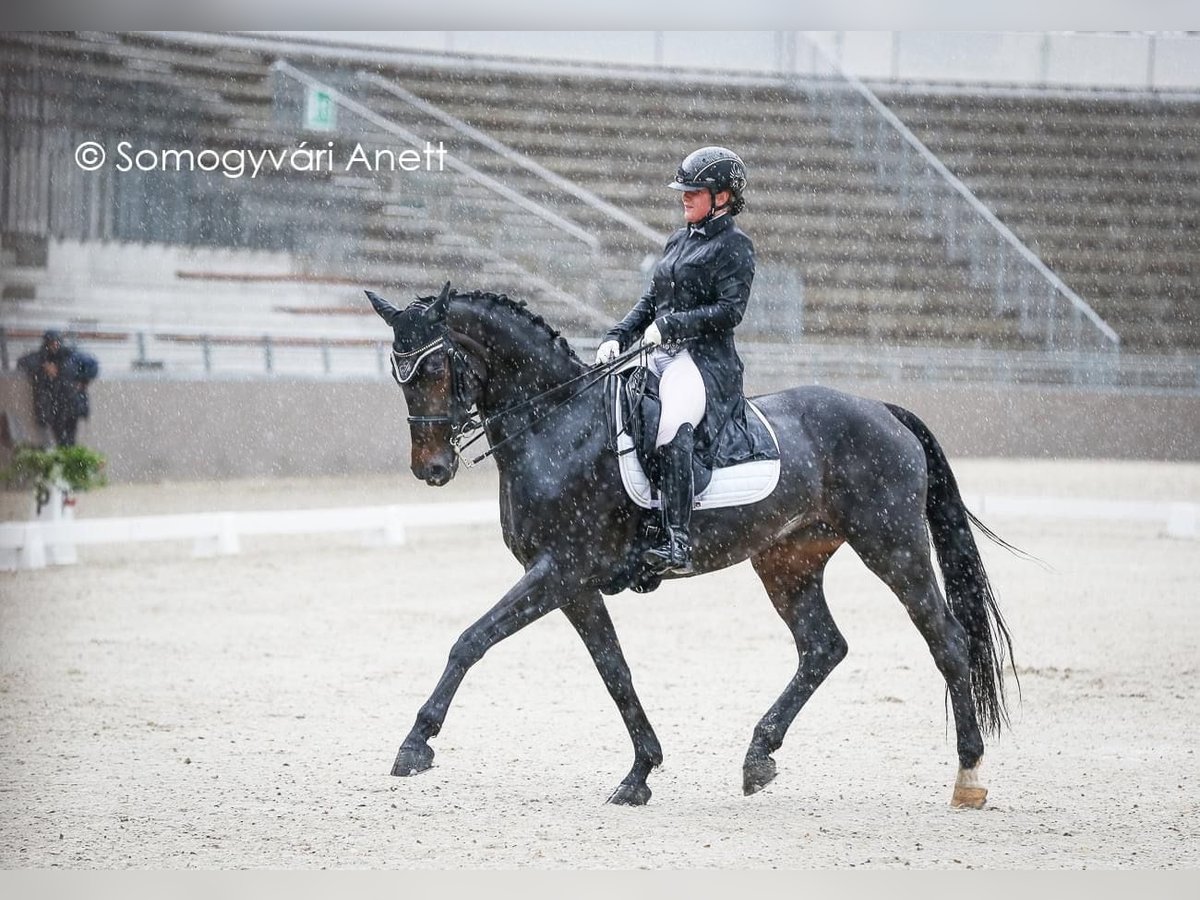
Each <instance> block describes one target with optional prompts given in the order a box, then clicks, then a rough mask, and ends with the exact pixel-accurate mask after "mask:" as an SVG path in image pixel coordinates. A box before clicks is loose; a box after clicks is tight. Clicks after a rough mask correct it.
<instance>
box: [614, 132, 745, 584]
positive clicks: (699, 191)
mask: <svg viewBox="0 0 1200 900" xmlns="http://www.w3.org/2000/svg"><path fill="white" fill-rule="evenodd" d="M667 186H668V187H670V188H673V189H674V190H677V191H680V192H681V195H682V197H681V199H682V201H683V218H684V222H685V224H684V227H682V228H680V229H678V230H677V231H675V232H674V233H673V234H672V235H671V236H670V237H669V238H668V239H667V244H666V247H665V248H664V249H663V253H662V257H661V258H660V259H659V260H658V262H657V264H656V265H655V267H654V271H653V275H652V277H651V280H650V285H649V287H648V288H647V289H646V292H645V293H644V294H643V295H642V297H641V299H640V300H638V302H637V303H636V304H635V305H634V307H633V308H632V309H631V310H630V311H629V313H628V315H626V316H625V318H624V319H622V320H621V321H620V322H619V323H618V324H617V325H616V326H614V327H613V328H612V329H611V330H610V331H609V332H608V333H607V334H606V335H605V336H604V338H603V340H602V341H601V343H600V347H599V348H598V350H597V351H596V362H597V363H604V362H608V361H609V360H611V359H613V358H614V357H615V356H617V355H618V354H619V353H621V352H622V351H624V350H626V349H627V348H629V347H630V346H632V345H633V344H634V342H635V341H636V340H637V338H638V337H639V336H640V337H641V339H642V342H643V344H645V345H647V346H648V347H652V348H653V349H652V350H651V351H650V352H649V354H648V359H647V367H648V368H649V369H650V370H651V371H653V372H654V374H656V375H657V376H658V377H659V379H660V381H659V396H660V401H661V404H662V414H661V418H660V420H659V426H658V434H657V436H656V438H655V454H656V460H655V461H656V463H657V466H658V470H659V473H660V478H659V481H660V483H659V485H658V487H659V495H660V497H661V502H662V513H663V526H664V528H663V533H664V535H663V542H662V544H661V545H660V546H657V547H653V548H651V549H650V550H648V551H647V552H646V554H645V559H644V561H645V563H646V565H647V567H648V568H650V569H651V570H652V571H655V572H660V573H666V572H674V573H677V574H684V575H686V574H689V573H691V572H692V571H693V568H692V544H691V535H690V533H689V526H690V523H691V514H692V507H693V503H694V493H695V491H694V482H693V476H692V457H693V452H695V454H696V456H697V458H699V459H700V461H701V462H703V463H705V464H706V465H708V467H709V468H713V467H714V466H713V462H714V458H713V454H714V445H715V444H716V443H717V439H718V436H720V435H721V433H722V430H723V429H724V428H725V427H726V424H727V423H728V422H729V420H730V418H731V416H733V415H734V414H735V413H737V412H741V411H742V410H743V409H744V406H742V404H743V397H742V370H743V365H742V361H741V359H740V358H739V356H738V353H737V348H736V347H735V346H734V342H733V329H734V328H735V327H736V326H737V324H738V323H739V322H740V321H741V320H742V316H743V314H744V313H745V311H746V301H747V300H748V299H749V297H750V285H751V282H752V281H753V280H754V244H753V243H752V242H751V240H750V238H749V237H747V236H746V233H745V232H743V231H742V230H741V229H740V228H739V227H738V226H737V225H736V224H735V223H734V221H733V220H734V217H735V216H736V215H737V214H738V213H740V212H741V211H742V210H743V209H744V208H745V205H746V204H745V200H744V199H743V196H742V194H743V191H744V190H745V187H746V166H745V164H744V163H743V162H742V160H741V158H740V157H739V156H738V155H737V154H736V153H734V152H733V151H732V150H728V149H726V148H724V147H702V148H700V149H699V150H696V151H694V152H693V153H690V154H689V155H688V156H687V158H685V159H684V160H683V162H682V163H680V165H679V170H678V171H677V172H676V173H675V178H674V179H673V180H672V181H671V182H670V183H669V184H668V185H667ZM742 415H743V416H744V413H742Z"/></svg>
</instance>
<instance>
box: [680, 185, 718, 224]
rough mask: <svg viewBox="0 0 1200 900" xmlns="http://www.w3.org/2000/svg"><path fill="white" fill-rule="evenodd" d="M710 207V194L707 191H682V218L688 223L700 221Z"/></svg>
mask: <svg viewBox="0 0 1200 900" xmlns="http://www.w3.org/2000/svg"><path fill="white" fill-rule="evenodd" d="M711 209H712V195H711V194H709V192H708V191H684V192H683V218H684V221H686V222H687V223H688V224H689V225H695V224H696V223H697V222H700V221H702V220H703V219H704V217H705V216H707V215H708V212H709V210H711Z"/></svg>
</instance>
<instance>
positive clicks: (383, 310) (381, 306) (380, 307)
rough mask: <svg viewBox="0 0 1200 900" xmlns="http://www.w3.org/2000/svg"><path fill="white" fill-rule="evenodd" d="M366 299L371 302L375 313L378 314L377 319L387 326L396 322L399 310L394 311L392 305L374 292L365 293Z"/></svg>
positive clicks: (394, 308)
mask: <svg viewBox="0 0 1200 900" xmlns="http://www.w3.org/2000/svg"><path fill="white" fill-rule="evenodd" d="M365 293H366V295H367V299H368V300H370V301H371V305H372V306H373V307H375V312H377V313H379V317H380V318H381V319H383V321H385V322H387V323H388V324H389V325H391V324H393V323H394V322H395V321H396V317H397V316H398V315H400V312H401V310H398V309H396V307H394V306H392V304H390V303H388V302H387V301H386V300H384V299H383V298H382V297H380V296H379V295H378V294H377V293H375V292H374V291H366V292H365Z"/></svg>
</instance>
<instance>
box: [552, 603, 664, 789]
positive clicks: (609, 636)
mask: <svg viewBox="0 0 1200 900" xmlns="http://www.w3.org/2000/svg"><path fill="white" fill-rule="evenodd" d="M563 612H564V613H566V616H567V618H568V619H570V620H571V624H572V625H574V626H575V630H576V631H578V632H579V636H580V637H581V638H583V643H584V644H585V645H586V646H587V648H588V652H589V653H591V655H592V661H593V662H594V663H595V664H596V668H597V670H599V672H600V677H601V678H603V679H604V686H605V687H606V688H608V693H609V695H610V696H611V697H612V698H613V701H614V702H615V703H616V704H617V709H618V710H620V711H621V718H622V719H624V720H625V727H626V729H627V730H628V731H629V737H630V739H631V740H632V741H633V768H632V769H630V771H629V774H628V775H626V776H625V780H624V781H622V782H621V783H620V784H619V785H618V786H617V789H616V790H615V791H613V793H612V796H611V797H609V798H608V802H609V803H616V804H618V805H622V806H641V805H643V804H644V803H646V801H648V800H649V799H650V787H649V785H647V784H646V778H647V777H648V776H649V774H650V770H651V769H653V768H655V767H656V766H658V765H661V764H662V760H663V754H662V747H661V746H660V745H659V743H658V738H657V737H655V735H654V729H653V728H651V727H650V720H649V719H647V718H646V711H645V710H644V709H642V701H641V700H639V699H638V695H637V692H636V691H634V689H633V679H632V678H631V677H630V674H629V665H628V664H627V663H626V662H625V654H624V653H623V652H622V651H621V642H620V641H618V640H617V632H616V629H614V628H613V623H612V617H611V616H609V614H608V607H607V606H605V605H604V599H603V598H602V597H601V596H600V592H599V591H597V590H596V589H595V588H591V589H588V590H585V592H584V593H582V594H581V595H579V596H578V597H576V598H575V599H574V600H572V601H571V602H570V603H568V604H567V605H566V606H564V607H563Z"/></svg>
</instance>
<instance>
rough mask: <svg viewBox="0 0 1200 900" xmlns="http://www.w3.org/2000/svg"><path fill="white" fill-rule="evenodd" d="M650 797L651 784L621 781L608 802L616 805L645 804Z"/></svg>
mask: <svg viewBox="0 0 1200 900" xmlns="http://www.w3.org/2000/svg"><path fill="white" fill-rule="evenodd" d="M649 799H650V787H649V785H646V784H626V783H625V782H621V783H620V784H619V785H617V789H616V790H615V791H613V792H612V796H611V797H609V798H608V802H609V803H612V804H613V805H614V806H645V805H646V803H647V801H649Z"/></svg>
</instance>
